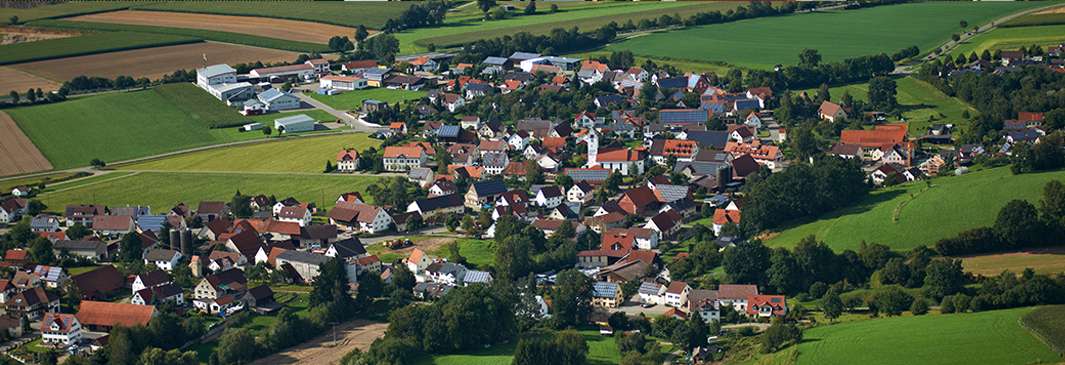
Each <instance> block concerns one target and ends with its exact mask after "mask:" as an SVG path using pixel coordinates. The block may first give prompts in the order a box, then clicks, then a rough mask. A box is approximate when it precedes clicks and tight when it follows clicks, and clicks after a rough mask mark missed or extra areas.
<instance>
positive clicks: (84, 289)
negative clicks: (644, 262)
mask: <svg viewBox="0 0 1065 365" xmlns="http://www.w3.org/2000/svg"><path fill="white" fill-rule="evenodd" d="M101 243H102V242H101ZM71 279H72V280H74V283H75V284H76V285H77V286H78V291H80V292H81V295H82V297H86V298H93V297H97V296H101V295H105V294H107V293H110V292H112V291H115V290H118V289H120V288H122V287H123V286H124V285H126V279H124V278H123V277H122V274H120V273H119V272H118V270H117V269H115V267H114V266H111V265H104V266H101V267H100V268H97V269H94V270H92V271H88V272H84V273H81V274H78V275H75V276H74V277H72V278H71Z"/></svg>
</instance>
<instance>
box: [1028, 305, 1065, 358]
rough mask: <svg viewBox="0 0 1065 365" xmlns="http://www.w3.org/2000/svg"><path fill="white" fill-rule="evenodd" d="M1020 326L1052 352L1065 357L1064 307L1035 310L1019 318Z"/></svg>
mask: <svg viewBox="0 0 1065 365" xmlns="http://www.w3.org/2000/svg"><path fill="white" fill-rule="evenodd" d="M1021 325H1022V326H1024V327H1025V328H1027V329H1028V330H1029V331H1031V332H1032V333H1033V334H1034V335H1035V336H1036V338H1039V339H1040V340H1042V341H1043V343H1045V344H1047V346H1049V347H1050V349H1051V350H1052V351H1054V352H1057V353H1058V354H1059V355H1061V356H1065V305H1054V306H1049V307H1040V308H1036V309H1034V310H1032V311H1031V312H1028V313H1026V314H1025V315H1024V316H1022V317H1021Z"/></svg>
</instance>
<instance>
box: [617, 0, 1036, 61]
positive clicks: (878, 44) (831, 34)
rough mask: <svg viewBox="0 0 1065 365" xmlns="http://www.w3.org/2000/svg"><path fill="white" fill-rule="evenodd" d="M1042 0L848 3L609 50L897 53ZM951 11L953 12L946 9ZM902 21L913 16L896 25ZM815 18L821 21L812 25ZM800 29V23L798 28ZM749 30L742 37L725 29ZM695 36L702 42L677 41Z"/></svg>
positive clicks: (695, 55) (731, 55)
mask: <svg viewBox="0 0 1065 365" xmlns="http://www.w3.org/2000/svg"><path fill="white" fill-rule="evenodd" d="M1038 6H1041V5H1040V4H1024V3H978V4H977V3H949V4H948V3H937V2H926V3H917V4H902V5H886V6H878V7H875V8H869V9H861V10H847V11H830V12H816V13H804V14H793V15H787V16H780V17H772V18H760V19H749V20H741V21H738V22H732V23H725V24H715V25H704V26H699V27H694V28H688V29H681V30H675V31H668V32H660V33H655V34H651V35H647V36H640V37H635V38H632V39H629V40H625V41H620V42H615V43H613V44H612V45H609V46H607V47H606V49H607V50H612V51H622V50H626V49H628V50H631V51H632V52H633V53H636V54H648V55H655V56H658V57H672V58H681V59H690V60H700V61H723V62H728V63H732V64H736V65H742V66H748V67H752V68H762V69H771V68H772V67H773V66H774V65H776V64H784V65H794V64H796V63H798V61H799V59H798V54H799V51H801V50H802V49H803V48H812V49H816V50H818V51H819V52H820V54H821V56H822V61H840V60H842V59H844V58H848V57H856V56H861V55H868V54H878V53H882V52H883V53H887V54H889V55H890V54H892V53H895V52H898V51H899V50H901V49H903V48H905V47H908V46H911V45H916V46H917V47H918V48H920V49H921V50H922V51H925V50H929V49H932V48H935V47H938V46H940V45H942V44H943V42H945V41H947V40H949V39H950V35H951V34H952V33H959V32H961V29H959V28H958V21H959V20H962V19H964V20H966V21H968V22H969V24H985V23H988V22H990V21H991V20H993V19H996V18H999V17H1001V16H1004V15H1008V14H1011V13H1015V12H1018V11H1023V10H1025V9H1030V8H1034V7H1038ZM943 14H950V16H943ZM898 22H905V23H906V24H909V26H907V27H901V28H900V27H898V26H896V24H898ZM811 24H818V26H810V25H811ZM795 29H803V31H802V32H796V31H794V30H795ZM724 34H729V35H731V34H744V35H746V36H744V37H732V36H722V35H724ZM688 44H698V45H699V47H683V46H680V45H688Z"/></svg>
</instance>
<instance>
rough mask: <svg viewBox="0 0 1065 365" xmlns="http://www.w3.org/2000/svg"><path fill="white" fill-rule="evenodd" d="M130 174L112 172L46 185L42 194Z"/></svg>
mask: <svg viewBox="0 0 1065 365" xmlns="http://www.w3.org/2000/svg"><path fill="white" fill-rule="evenodd" d="M130 174H132V172H126V171H123V172H112V173H109V174H97V175H96V176H91V177H86V178H84V179H78V180H74V181H66V182H62V183H58V184H55V185H47V186H46V187H45V188H44V192H46V193H49V192H53V191H56V190H61V189H68V188H73V187H77V186H82V185H86V184H91V183H94V182H97V181H101V180H107V179H114V178H118V177H122V176H126V175H130Z"/></svg>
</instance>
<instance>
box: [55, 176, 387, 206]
mask: <svg viewBox="0 0 1065 365" xmlns="http://www.w3.org/2000/svg"><path fill="white" fill-rule="evenodd" d="M377 179H378V177H377V176H357V175H339V174H338V175H335V176H333V175H295V174H282V173H277V174H263V173H245V174H242V173H184V172H143V173H139V174H136V175H130V176H127V177H123V178H121V179H117V180H114V181H107V182H102V183H99V184H95V185H90V186H86V187H84V188H78V189H73V190H68V191H63V192H57V193H52V194H44V195H40V196H39V199H41V201H42V202H44V203H45V205H48V206H49V209H48V211H50V212H57V211H59V210H61V209H63V207H65V206H67V205H69V204H90V203H92V202H93V201H94V200H95V202H96V204H106V205H109V206H125V205H127V204H128V205H134V206H136V205H137V204H140V205H142V206H144V205H148V206H153V207H164V208H165V209H168V208H169V207H172V206H174V205H176V204H177V203H181V202H184V203H185V204H195V203H197V202H199V201H201V200H213V201H229V200H230V199H232V198H233V194H235V193H236V192H237V190H240V192H241V193H243V194H251V195H256V194H266V195H275V196H278V197H290V196H291V197H294V198H296V199H297V200H299V201H301V202H313V203H315V205H317V206H318V207H320V208H322V207H324V208H329V207H332V206H333V204H334V203H335V202H336V198H337V196H339V195H340V194H343V193H350V192H352V191H365V190H366V187H367V186H369V185H370V184H373V183H374V182H376V181H377ZM94 198H95V199H94ZM280 199H284V198H280ZM371 200H372V199H371ZM164 208H159V209H164ZM60 213H61V212H60Z"/></svg>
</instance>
